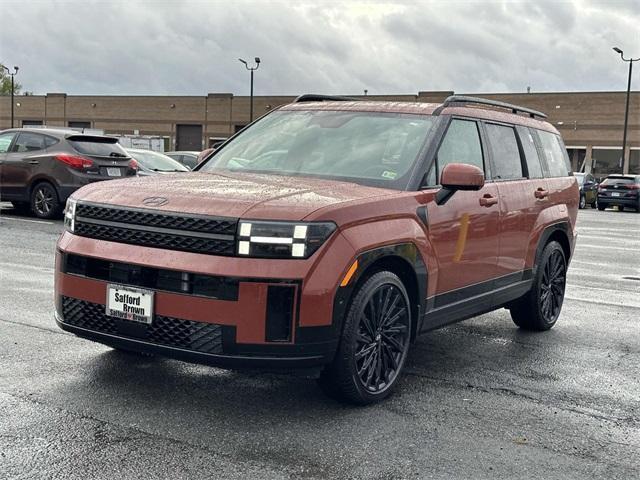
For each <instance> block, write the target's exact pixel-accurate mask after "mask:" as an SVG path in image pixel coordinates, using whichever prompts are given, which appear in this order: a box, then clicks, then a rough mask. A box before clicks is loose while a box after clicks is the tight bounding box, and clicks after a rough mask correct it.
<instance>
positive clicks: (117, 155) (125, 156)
mask: <svg viewBox="0 0 640 480" xmlns="http://www.w3.org/2000/svg"><path fill="white" fill-rule="evenodd" d="M109 156H110V157H118V158H127V155H125V154H123V153H119V152H111V153H110V154H109Z"/></svg>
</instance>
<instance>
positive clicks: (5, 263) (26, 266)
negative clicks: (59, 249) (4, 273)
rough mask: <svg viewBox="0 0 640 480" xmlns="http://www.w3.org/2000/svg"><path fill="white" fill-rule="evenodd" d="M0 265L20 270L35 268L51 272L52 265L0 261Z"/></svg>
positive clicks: (52, 269)
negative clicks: (43, 265) (41, 265)
mask: <svg viewBox="0 0 640 480" xmlns="http://www.w3.org/2000/svg"><path fill="white" fill-rule="evenodd" d="M0 267H10V268H19V269H22V270H25V269H26V270H29V269H30V270H37V271H39V272H53V271H54V268H53V267H39V266H37V265H26V264H23V263H11V262H0Z"/></svg>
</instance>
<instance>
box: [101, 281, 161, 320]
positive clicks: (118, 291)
mask: <svg viewBox="0 0 640 480" xmlns="http://www.w3.org/2000/svg"><path fill="white" fill-rule="evenodd" d="M153 294H154V292H152V291H150V290H143V289H141V288H132V287H124V286H122V285H108V286H107V307H106V314H107V315H110V316H112V317H116V318H121V319H123V320H129V321H132V322H140V323H147V324H150V323H151V321H152V320H153Z"/></svg>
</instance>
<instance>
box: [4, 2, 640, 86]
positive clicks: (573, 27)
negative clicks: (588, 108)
mask: <svg viewBox="0 0 640 480" xmlns="http://www.w3.org/2000/svg"><path fill="white" fill-rule="evenodd" d="M0 10H1V17H2V21H1V28H0V62H4V63H6V64H8V65H19V66H20V73H19V77H17V78H19V80H20V82H21V83H22V84H23V86H24V89H26V90H30V91H34V92H35V93H37V94H42V93H46V92H67V93H69V94H139V95H147V94H148V95H153V94H157V95H163V94H187V95H206V93H207V92H231V93H234V94H237V95H243V94H248V83H249V82H248V80H249V75H248V72H247V71H246V70H244V67H243V66H242V65H241V64H240V63H239V62H238V60H237V59H238V57H243V58H246V59H250V58H253V57H255V56H260V57H261V58H262V64H261V66H260V69H259V70H258V72H257V76H256V94H257V95H273V94H297V93H300V92H311V91H312V92H318V93H343V94H349V93H351V94H356V93H361V92H362V90H363V89H365V88H366V89H368V90H369V93H370V94H384V93H415V92H417V91H419V90H455V91H457V92H485V93H486V92H520V91H524V90H525V89H526V86H527V85H530V86H531V87H532V90H533V91H573V90H583V91H584V90H624V89H625V88H626V75H627V69H626V68H627V64H623V63H622V62H621V61H620V58H619V57H618V56H617V55H616V54H615V53H614V52H613V51H612V50H611V47H612V46H614V45H617V46H620V47H621V48H622V49H623V50H625V53H627V52H628V53H629V54H632V55H634V56H636V57H640V0H629V1H615V0H612V1H608V2H590V1H586V0H585V1H583V0H576V1H532V2H522V1H519V2H516V1H492V2H489V1H430V2H429V1H427V2H371V1H370V2H356V1H354V2H351V1H347V0H343V1H330V2H329V1H322V0H316V1H315V2H304V1H302V2H299V1H290V2H282V1H266V0H265V1H253V2H248V1H136V0H128V1H86V0H85V1H42V0H21V1H15V0H1V1H0ZM635 78H636V80H635V81H634V85H633V88H634V89H640V64H638V67H637V74H636V75H635Z"/></svg>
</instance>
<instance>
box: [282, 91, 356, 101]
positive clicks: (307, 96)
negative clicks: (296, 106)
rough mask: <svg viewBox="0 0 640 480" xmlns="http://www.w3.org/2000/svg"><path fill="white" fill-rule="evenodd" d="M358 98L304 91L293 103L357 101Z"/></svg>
mask: <svg viewBox="0 0 640 480" xmlns="http://www.w3.org/2000/svg"><path fill="white" fill-rule="evenodd" d="M358 100H359V99H358V98H352V97H341V96H338V95H318V94H316V93H305V94H304V95H300V96H299V97H298V98H296V99H295V100H294V101H293V103H302V102H357V101H358Z"/></svg>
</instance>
